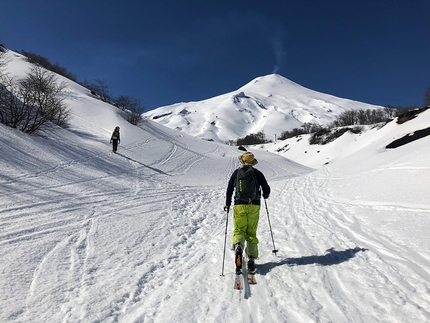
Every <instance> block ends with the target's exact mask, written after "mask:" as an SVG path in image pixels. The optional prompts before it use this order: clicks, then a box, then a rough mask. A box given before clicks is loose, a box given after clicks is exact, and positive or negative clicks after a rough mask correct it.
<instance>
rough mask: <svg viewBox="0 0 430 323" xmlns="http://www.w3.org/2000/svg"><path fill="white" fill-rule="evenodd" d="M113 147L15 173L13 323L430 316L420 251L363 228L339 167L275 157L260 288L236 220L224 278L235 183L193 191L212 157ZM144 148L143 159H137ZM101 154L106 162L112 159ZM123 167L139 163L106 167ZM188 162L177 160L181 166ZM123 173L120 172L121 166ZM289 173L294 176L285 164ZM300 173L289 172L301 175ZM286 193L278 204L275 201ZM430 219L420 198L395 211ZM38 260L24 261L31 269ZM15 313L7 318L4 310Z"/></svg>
mask: <svg viewBox="0 0 430 323" xmlns="http://www.w3.org/2000/svg"><path fill="white" fill-rule="evenodd" d="M153 133H154V134H155V135H156V136H158V137H154V138H150V139H147V140H144V141H141V142H135V143H133V144H131V145H130V146H126V147H122V149H123V150H122V151H120V152H119V154H118V156H116V155H113V154H112V153H99V154H93V155H89V156H84V157H79V158H75V159H73V160H71V161H69V162H68V163H60V164H57V165H50V166H47V167H45V168H43V169H40V170H39V171H36V172H28V173H20V174H18V175H17V176H15V177H14V176H10V177H9V178H5V179H2V180H1V184H2V187H4V189H3V190H2V198H3V202H2V203H3V204H2V205H3V207H2V210H1V211H0V217H1V219H2V224H1V228H2V231H1V233H0V247H1V248H2V249H3V250H4V252H5V254H7V256H6V257H5V259H7V260H9V265H3V267H2V268H3V269H2V270H3V272H8V273H9V275H11V272H16V273H17V274H18V273H19V274H18V275H20V278H17V279H16V280H11V281H9V282H4V283H3V287H2V289H3V290H14V291H15V293H14V294H6V295H5V294H4V293H3V297H2V303H3V304H8V306H9V307H10V308H12V309H13V310H12V311H9V312H7V313H8V314H7V315H6V316H2V317H1V319H2V320H6V322H9V321H10V322H54V321H55V322H201V321H207V322H220V321H221V322H237V321H240V322H262V321H264V322H351V321H353V322H393V321H396V322H407V321H413V322H425V321H426V320H429V319H430V317H429V311H428V308H429V303H430V298H429V287H428V282H429V281H430V273H429V271H428V268H430V263H429V261H428V260H427V258H426V257H425V255H421V254H420V253H419V251H414V250H412V249H411V248H409V247H407V246H405V245H402V244H400V243H397V242H396V241H395V240H393V239H391V238H390V237H388V236H384V235H381V232H380V231H378V230H373V229H370V228H369V227H368V226H365V224H362V223H361V222H360V218H359V217H358V215H357V212H359V210H360V208H378V207H381V205H374V204H372V203H370V202H369V203H366V204H365V205H362V206H360V205H356V204H354V203H353V202H350V201H348V200H342V199H340V198H333V197H332V196H329V192H328V184H329V182H330V180H331V178H332V174H331V173H330V171H329V168H324V169H322V170H320V171H317V172H313V173H310V174H308V175H303V176H297V175H298V174H297V173H295V172H294V171H290V172H288V169H287V168H283V166H277V165H276V164H274V163H272V162H268V163H267V165H266V166H267V167H268V168H267V169H269V170H270V172H269V173H270V174H271V180H270V181H269V182H270V184H271V186H272V188H273V193H272V194H271V198H270V199H269V200H268V201H267V204H268V209H267V210H268V212H269V216H270V218H271V222H272V228H273V234H274V239H275V242H276V247H277V249H279V253H278V256H277V257H275V256H274V255H273V254H271V250H272V249H273V246H272V240H271V236H270V230H269V227H268V221H267V211H266V209H265V205H264V204H263V205H262V208H261V215H260V227H259V238H260V241H261V242H260V252H261V257H260V259H259V260H258V261H257V281H258V283H257V285H253V286H249V285H248V284H247V282H245V288H244V289H243V290H241V291H236V290H233V288H232V283H233V279H234V273H233V272H234V264H233V255H232V251H230V250H229V249H230V241H231V229H232V222H231V217H232V214H230V220H229V230H228V238H227V252H226V264H225V275H224V276H220V273H221V260H222V247H223V243H224V230H225V228H224V226H223V223H225V216H226V214H225V213H224V212H223V211H222V205H223V203H224V198H225V197H224V190H225V184H226V183H227V180H228V178H229V175H230V174H231V173H232V172H233V170H234V169H235V168H236V167H237V160H236V158H233V157H232V158H230V159H229V161H228V163H227V165H228V166H227V167H226V168H225V171H224V174H223V175H222V178H223V179H222V180H221V182H222V183H223V184H222V186H210V185H206V184H205V185H200V186H188V185H180V184H179V182H178V181H177V180H176V179H175V177H177V176H188V175H189V174H190V173H192V171H194V170H195V169H196V168H197V169H198V168H199V167H201V166H200V163H202V162H204V160H205V159H206V158H208V156H210V155H211V154H225V153H226V152H227V151H226V150H225V148H220V146H214V147H213V149H212V150H208V151H207V152H206V153H194V152H193V151H192V150H190V149H189V148H188V147H187V146H186V145H184V144H182V143H181V142H179V141H175V138H171V140H172V141H171V142H170V143H163V145H164V149H163V150H160V151H159V152H156V154H159V155H158V156H155V157H153V158H152V161H153V162H152V163H151V164H145V163H143V162H141V161H140V160H139V158H138V157H136V156H137V155H136V151H140V150H141V149H147V147H148V145H159V144H160V142H159V139H157V138H160V137H161V136H163V133H162V132H160V131H156V129H153ZM135 155H136V156H135ZM101 161H103V163H106V165H102V167H99V168H100V169H101V170H99V171H97V167H94V166H97V165H99V166H100V163H101ZM114 161H121V163H123V165H124V163H125V165H128V166H122V167H123V168H125V169H126V171H124V170H122V171H120V172H119V173H117V174H115V176H112V175H113V172H112V173H111V174H106V172H109V171H107V170H108V169H110V167H111V166H112V167H113V165H114ZM173 165H175V167H172V166H173ZM115 170H117V171H119V170H120V168H117V169H115ZM281 170H282V172H281ZM288 173H289V174H290V175H287V174H288ZM275 199H276V200H278V201H277V203H273V202H272V200H275ZM383 207H392V208H394V209H396V208H397V209H398V208H399V207H401V208H403V209H412V210H415V211H421V212H424V213H427V214H428V213H429V209H428V208H427V209H426V208H419V207H418V206H416V205H402V206H399V205H393V206H387V205H384V206H383ZM23 264H24V265H23ZM2 315H4V314H2Z"/></svg>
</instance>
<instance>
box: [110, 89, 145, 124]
mask: <svg viewBox="0 0 430 323" xmlns="http://www.w3.org/2000/svg"><path fill="white" fill-rule="evenodd" d="M115 105H116V106H117V107H118V108H120V109H122V110H125V111H127V112H128V113H129V118H128V122H130V123H131V124H133V125H137V124H138V123H139V122H140V121H141V120H142V113H143V111H145V108H144V107H143V106H142V104H141V102H140V101H139V99H137V98H135V97H132V96H125V95H121V96H120V97H119V98H118V99H116V100H115Z"/></svg>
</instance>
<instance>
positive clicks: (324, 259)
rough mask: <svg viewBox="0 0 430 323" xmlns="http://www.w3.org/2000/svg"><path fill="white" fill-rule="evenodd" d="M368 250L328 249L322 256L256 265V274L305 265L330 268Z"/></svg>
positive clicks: (356, 248) (357, 248)
mask: <svg viewBox="0 0 430 323" xmlns="http://www.w3.org/2000/svg"><path fill="white" fill-rule="evenodd" d="M367 250H368V249H364V248H359V247H355V248H354V249H346V250H343V251H336V250H334V248H331V249H328V250H327V251H326V254H325V255H322V256H306V257H300V258H287V259H284V260H281V261H279V262H268V263H265V264H261V265H257V266H258V273H259V274H261V275H265V274H267V273H268V272H269V271H271V270H272V269H273V268H275V267H278V266H284V265H287V266H306V265H320V266H332V265H338V264H340V263H342V262H346V261H348V260H349V259H351V258H354V257H355V254H356V253H357V252H360V251H363V252H364V251H367Z"/></svg>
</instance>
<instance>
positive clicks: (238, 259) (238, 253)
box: [234, 243, 242, 275]
mask: <svg viewBox="0 0 430 323" xmlns="http://www.w3.org/2000/svg"><path fill="white" fill-rule="evenodd" d="M234 262H235V264H236V274H237V275H240V274H241V273H242V245H241V244H240V243H237V244H236V245H235V246H234Z"/></svg>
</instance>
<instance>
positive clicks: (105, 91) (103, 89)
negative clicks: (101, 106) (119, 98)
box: [94, 79, 112, 102]
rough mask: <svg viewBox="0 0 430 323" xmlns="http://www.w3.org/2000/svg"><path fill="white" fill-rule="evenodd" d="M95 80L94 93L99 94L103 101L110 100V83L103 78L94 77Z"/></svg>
mask: <svg viewBox="0 0 430 323" xmlns="http://www.w3.org/2000/svg"><path fill="white" fill-rule="evenodd" d="M94 81H95V82H96V93H97V94H98V95H100V97H101V99H102V100H103V101H105V102H110V101H111V100H112V98H111V95H110V93H109V88H110V85H109V84H107V83H106V81H104V80H100V79H95V80H94Z"/></svg>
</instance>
